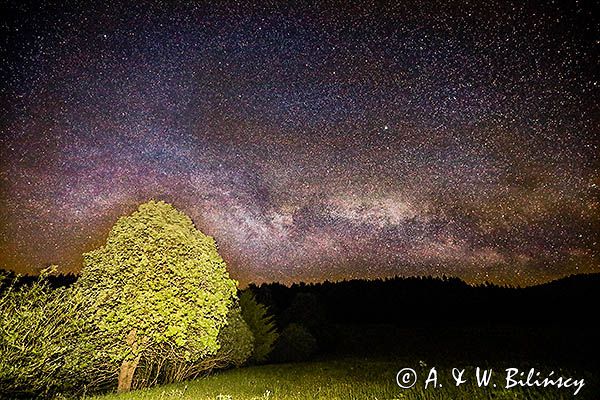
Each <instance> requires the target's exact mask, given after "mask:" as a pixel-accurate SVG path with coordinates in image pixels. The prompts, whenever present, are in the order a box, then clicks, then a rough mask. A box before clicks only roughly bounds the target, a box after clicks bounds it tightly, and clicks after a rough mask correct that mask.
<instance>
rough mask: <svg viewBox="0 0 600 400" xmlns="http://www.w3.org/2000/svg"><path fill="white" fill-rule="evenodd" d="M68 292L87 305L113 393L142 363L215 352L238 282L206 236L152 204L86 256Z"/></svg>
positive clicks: (190, 358)
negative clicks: (113, 378) (113, 371)
mask: <svg viewBox="0 0 600 400" xmlns="http://www.w3.org/2000/svg"><path fill="white" fill-rule="evenodd" d="M74 290H75V292H76V294H77V295H80V296H81V297H82V298H84V299H86V301H87V316H86V317H87V319H88V320H89V321H90V324H91V326H92V329H91V332H93V333H92V334H91V336H92V337H91V338H90V340H93V341H94V342H95V343H98V346H97V349H98V350H97V351H98V352H100V353H101V354H98V356H99V357H100V358H107V359H108V360H110V362H112V363H114V365H116V366H118V367H117V368H118V391H128V390H130V389H131V384H132V381H133V377H134V374H135V370H136V368H137V366H138V364H139V362H140V359H141V358H142V357H145V358H146V359H148V358H150V357H152V356H154V355H155V356H157V357H162V358H165V357H169V358H171V359H179V360H183V361H188V362H194V361H196V360H199V359H201V358H203V357H206V356H209V355H211V354H215V353H216V352H217V350H218V349H219V343H218V340H217V337H218V334H219V331H220V330H221V328H222V327H223V326H224V325H225V324H226V322H227V319H226V316H227V312H228V310H229V308H230V307H231V305H232V304H233V301H234V299H235V292H236V282H235V281H234V280H232V279H230V278H229V275H228V273H227V271H226V266H225V262H224V261H223V259H222V258H221V257H220V255H219V253H218V251H217V246H216V244H215V241H214V239H213V238H212V237H210V236H207V235H204V234H203V233H202V232H200V231H199V230H197V229H196V228H195V226H194V224H193V222H192V220H191V219H190V218H189V217H188V216H186V215H185V214H183V213H181V212H179V211H177V210H176V209H175V208H174V207H173V206H171V205H170V204H167V203H164V202H162V201H160V202H156V201H150V202H148V203H145V204H142V205H140V206H139V208H138V210H137V211H136V212H134V213H133V214H131V215H130V216H126V217H121V218H119V220H118V221H117V222H116V224H115V225H114V226H113V228H112V230H111V231H110V233H109V235H108V238H107V240H106V244H105V245H104V246H102V247H100V248H98V249H96V250H93V251H91V252H89V253H86V254H84V264H83V269H82V270H81V276H80V278H79V280H78V281H77V282H76V284H75V286H74ZM167 349H168V351H169V352H170V353H169V354H165V351H167ZM150 362H151V360H150Z"/></svg>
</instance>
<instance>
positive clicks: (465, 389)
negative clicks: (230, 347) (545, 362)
mask: <svg viewBox="0 0 600 400" xmlns="http://www.w3.org/2000/svg"><path fill="white" fill-rule="evenodd" d="M406 366H410V367H412V368H414V369H415V370H416V371H417V374H418V375H419V380H418V382H417V384H416V385H415V386H414V387H412V388H411V389H401V388H400V387H399V386H398V385H397V384H396V374H397V373H398V371H399V370H400V369H402V368H404V367H406ZM436 367H437V368H436V369H437V370H438V384H441V385H442V387H439V386H438V387H437V388H432V387H431V386H429V387H428V389H424V383H425V380H426V377H427V374H428V372H429V371H430V368H431V366H430V365H426V364H425V363H424V362H423V361H421V360H409V359H396V360H386V359H372V358H356V357H352V358H337V359H322V360H317V361H312V362H303V363H293V364H271V365H262V366H250V367H245V368H238V369H232V370H228V371H221V372H217V373H215V374H211V375H209V376H206V377H204V378H200V379H196V380H193V381H189V382H183V383H178V384H172V385H163V386H158V387H154V388H149V389H142V390H138V391H133V392H130V393H126V394H121V395H117V394H111V395H105V396H99V397H93V398H92V399H94V400H112V399H118V400H129V399H130V400H155V399H156V400H159V399H181V400H267V399H269V400H312V399H327V400H329V399H365V400H368V399H370V400H392V399H406V400H412V399H414V400H417V399H419V400H428V399H431V400H434V399H440V400H441V399H473V400H475V399H495V400H499V399H548V400H553V399H573V398H578V399H586V398H593V393H592V392H591V390H592V388H590V387H584V388H583V389H582V390H581V392H579V394H578V395H577V396H576V397H574V396H573V390H572V389H571V388H569V389H565V388H561V389H557V388H550V387H548V388H521V387H515V388H511V389H503V388H502V387H501V386H503V384H501V379H500V378H497V379H496V380H494V381H497V382H498V385H497V386H498V387H497V388H493V387H489V388H480V387H478V386H477V384H476V382H473V381H471V382H467V383H464V384H462V385H461V386H460V387H458V388H457V387H456V386H455V385H454V383H453V380H452V377H451V370H452V366H451V365H439V366H436ZM458 367H460V368H466V369H467V372H466V373H465V377H466V376H467V375H468V374H469V373H471V372H472V368H471V367H469V366H466V365H463V366H460V365H458ZM488 368H494V367H491V366H488ZM504 368H505V366H504V365H502V366H497V367H495V368H494V371H498V373H499V374H500V373H501V372H502V373H503V371H504ZM542 369H544V368H543V367H542ZM563 374H564V375H566V376H569V375H571V376H573V375H575V373H573V374H569V373H567V372H564V371H563ZM577 374H578V375H575V376H578V377H584V378H586V377H587V378H591V374H589V373H585V372H583V376H582V372H578V373H577ZM502 376H504V375H502ZM586 382H587V379H586ZM490 385H491V384H490ZM586 385H587V383H586Z"/></svg>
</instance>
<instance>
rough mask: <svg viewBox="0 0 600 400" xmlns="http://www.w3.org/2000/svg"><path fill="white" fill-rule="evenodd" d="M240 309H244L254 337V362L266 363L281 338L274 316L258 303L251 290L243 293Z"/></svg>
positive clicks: (243, 315)
mask: <svg viewBox="0 0 600 400" xmlns="http://www.w3.org/2000/svg"><path fill="white" fill-rule="evenodd" d="M240 307H241V309H242V317H243V318H244V320H245V321H246V323H247V324H248V326H249V327H250V330H251V331H252V334H253V335H254V352H253V353H252V361H254V362H258V363H260V362H264V361H266V360H267V357H268V356H269V353H271V350H273V345H274V343H275V342H276V341H277V338H278V337H279V334H278V333H277V329H276V328H275V322H274V321H273V316H272V315H269V314H268V310H267V307H265V306H264V305H263V304H260V303H259V302H257V301H256V298H255V297H254V294H253V293H252V292H251V291H250V290H245V291H244V292H242V293H241V295H240Z"/></svg>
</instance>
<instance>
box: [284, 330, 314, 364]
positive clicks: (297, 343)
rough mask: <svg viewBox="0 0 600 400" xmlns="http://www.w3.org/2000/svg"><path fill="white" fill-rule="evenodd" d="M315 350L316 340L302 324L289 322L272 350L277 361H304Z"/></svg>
mask: <svg viewBox="0 0 600 400" xmlns="http://www.w3.org/2000/svg"><path fill="white" fill-rule="evenodd" d="M316 350H317V340H316V339H315V338H314V336H313V335H312V334H311V333H310V331H309V330H308V329H306V328H305V327H304V326H303V325H301V324H297V323H291V324H289V325H288V326H286V327H285V329H284V330H283V331H282V332H281V336H280V337H279V340H278V341H277V344H276V345H275V349H274V350H273V357H274V358H275V359H276V360H277V361H283V362H291V361H305V360H308V359H309V358H310V357H311V356H312V355H313V354H314V353H315V352H316Z"/></svg>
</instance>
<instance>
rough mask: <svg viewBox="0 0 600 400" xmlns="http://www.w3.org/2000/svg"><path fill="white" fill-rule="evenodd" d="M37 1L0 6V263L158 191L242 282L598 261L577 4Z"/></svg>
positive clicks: (51, 253)
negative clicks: (212, 241)
mask: <svg viewBox="0 0 600 400" xmlns="http://www.w3.org/2000/svg"><path fill="white" fill-rule="evenodd" d="M40 3H43V2H37V1H36V2H31V3H28V2H21V1H14V2H9V4H8V5H6V4H5V5H4V6H3V8H4V10H3V12H2V13H1V14H2V15H4V17H2V24H1V26H0V29H1V31H0V32H1V38H2V41H1V43H0V51H1V53H0V55H1V63H2V69H1V75H0V82H1V92H0V95H1V97H0V105H1V112H2V114H1V115H2V118H1V122H0V124H1V125H0V128H1V135H2V136H1V138H0V144H1V148H0V149H1V150H0V157H1V161H0V166H1V170H0V173H1V175H0V177H1V187H0V201H1V209H2V216H1V222H2V224H1V232H0V233H1V240H0V251H1V253H0V254H1V256H0V267H2V268H8V269H13V270H17V271H21V272H35V271H37V270H38V269H39V268H41V267H43V266H44V265H47V264H49V263H57V264H59V265H60V266H61V267H62V268H63V270H64V271H77V270H78V268H79V267H80V263H81V253H82V252H84V251H87V250H90V249H92V248H94V247H97V246H99V245H100V244H102V242H103V240H104V239H105V238H106V235H107V233H108V230H109V229H110V226H111V225H112V224H113V223H114V221H115V220H116V218H117V217H118V216H119V215H123V214H126V213H130V212H131V211H133V210H134V209H135V208H136V205H137V204H139V203H141V202H143V201H146V200H148V199H150V198H155V199H162V200H165V201H168V202H171V203H173V204H174V205H175V206H176V207H178V208H179V209H181V210H182V211H184V212H186V213H187V214H189V215H190V216H191V217H192V218H193V219H194V221H195V223H196V225H197V226H198V228H199V229H201V230H202V231H204V232H205V233H208V234H210V235H213V236H214V237H215V238H216V240H217V242H218V243H219V246H220V250H221V252H222V253H223V256H224V258H225V259H226V261H227V262H228V265H229V268H230V271H231V274H232V275H233V276H234V277H235V278H237V279H238V280H240V281H241V282H242V283H247V282H251V281H254V282H264V281H280V282H286V283H289V282H292V281H301V280H303V281H320V280H324V279H330V280H335V279H347V278H374V277H386V276H393V275H403V276H407V275H436V276H437V275H441V274H446V275H452V276H458V277H461V278H463V279H465V280H467V281H469V282H483V281H492V282H498V283H508V284H515V285H528V284H533V283H537V282H543V281H547V280H550V279H553V278H557V277H560V276H564V275H568V274H572V273H585V272H600V266H599V264H598V255H599V253H600V251H599V248H598V233H597V232H598V231H600V224H599V221H600V219H599V209H598V185H599V184H600V174H599V168H598V147H599V141H598V123H599V122H600V121H599V118H598V116H599V114H598V111H599V109H598V94H599V93H598V74H597V72H596V69H597V65H598V46H599V42H598V41H597V39H598V37H600V36H599V35H598V29H597V27H598V21H597V20H596V19H595V18H594V16H593V14H592V3H590V4H585V3H581V2H573V3H572V4H570V5H568V6H560V5H556V4H553V3H551V2H549V3H542V2H539V3H538V4H537V5H535V6H533V5H529V6H526V5H521V4H520V2H517V3H515V4H510V3H509V2H499V3H485V4H484V3H483V2H479V1H474V2H462V3H459V2H450V3H447V4H446V5H440V4H433V3H432V4H428V3H423V2H414V3H413V2H402V5H391V4H390V5H388V6H377V5H374V4H370V3H367V2H364V3H362V4H361V3H353V5H350V3H349V2H348V3H347V2H340V3H339V4H338V3H329V2H319V3H318V5H317V6H314V5H313V6H311V5H308V4H300V3H298V4H296V5H294V6H274V5H265V4H256V3H254V4H251V3H246V2H242V3H243V4H244V5H234V4H233V3H230V4H227V2H224V3H221V2H218V3H215V4H206V3H203V4H201V3H199V2H197V3H195V2H189V1H188V2H171V1H169V2H164V3H159V2H141V1H140V2H127V3H125V2H124V3H119V2H111V1H109V2H106V4H100V3H103V2H96V3H98V4H96V3H94V4H93V6H92V7H88V8H85V7H83V6H74V5H68V4H66V3H68V2H58V3H57V4H54V2H52V3H51V4H40ZM128 3H131V4H128ZM134 3H135V4H134ZM90 5H91V3H90Z"/></svg>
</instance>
